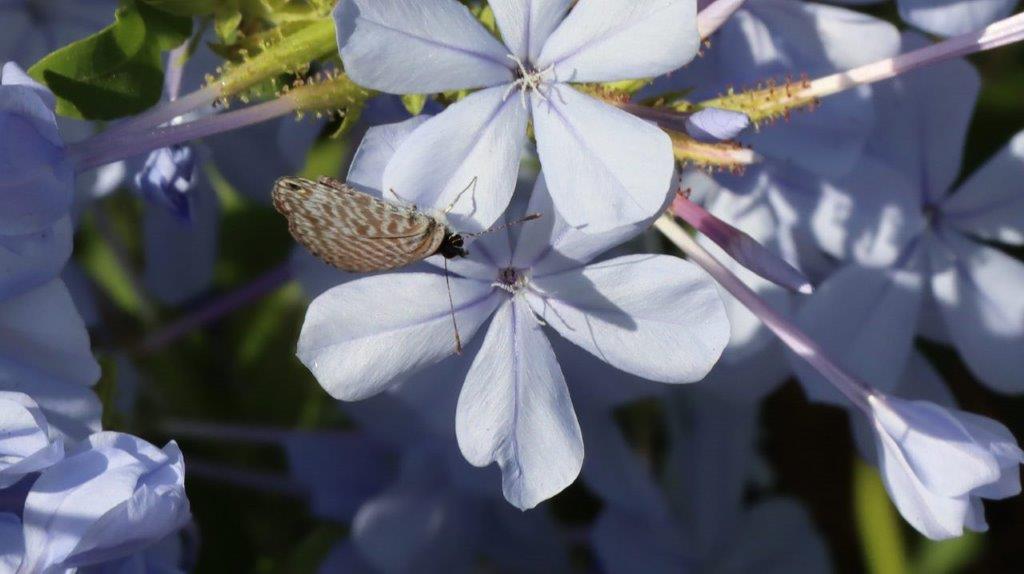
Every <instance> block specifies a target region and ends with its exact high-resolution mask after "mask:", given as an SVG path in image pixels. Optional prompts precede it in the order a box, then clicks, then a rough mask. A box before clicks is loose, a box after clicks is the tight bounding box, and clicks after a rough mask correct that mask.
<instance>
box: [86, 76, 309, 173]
mask: <svg viewBox="0 0 1024 574" xmlns="http://www.w3.org/2000/svg"><path fill="white" fill-rule="evenodd" d="M186 97H187V96H186ZM183 100H184V98H183V99H181V100H175V101H177V102H181V101H183ZM294 110H295V99H294V98H292V97H289V96H288V95H286V96H283V97H280V98H278V99H276V100H271V101H269V102H264V103H262V104H257V105H255V106H251V107H248V108H244V109H241V110H238V111H234V112H228V113H225V114H220V115H216V116H209V117H205V118H200V119H198V120H195V121H192V122H189V123H186V124H177V125H171V126H165V127H158V128H154V129H151V130H149V131H146V132H143V133H125V134H122V135H115V136H106V137H105V136H104V134H100V135H99V136H96V137H94V138H89V139H87V140H85V141H82V142H79V143H77V144H72V145H70V146H68V153H69V155H70V156H71V157H72V159H73V161H74V162H75V167H76V169H77V171H79V172H81V171H85V170H88V169H91V168H94V167H98V166H101V165H105V164H108V163H113V162H115V161H120V160H123V159H127V158H130V157H134V156H137V155H142V154H146V153H149V152H151V151H153V150H155V149H160V148H162V147H167V146H171V145H176V144H181V143H185V142H187V141H191V140H194V139H199V138H204V137H208V136H212V135H216V134H219V133H223V132H227V131H231V130H236V129H239V128H243V127H246V126H250V125H253V124H258V123H261V122H265V121H268V120H272V119H274V118H279V117H282V116H285V115H287V114H289V113H291V112H292V111H294ZM108 133H109V132H108Z"/></svg>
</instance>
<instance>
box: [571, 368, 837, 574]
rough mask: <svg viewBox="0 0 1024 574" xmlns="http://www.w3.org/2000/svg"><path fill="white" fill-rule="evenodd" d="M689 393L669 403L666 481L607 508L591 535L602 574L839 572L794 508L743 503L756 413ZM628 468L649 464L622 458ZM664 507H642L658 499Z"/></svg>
mask: <svg viewBox="0 0 1024 574" xmlns="http://www.w3.org/2000/svg"><path fill="white" fill-rule="evenodd" d="M703 390H704V389H699V388H698V389H687V392H682V393H680V392H677V393H674V394H675V395H676V396H674V397H673V398H672V399H670V400H668V401H665V403H664V404H665V405H666V411H667V412H668V420H669V437H670V451H669V455H668V459H667V461H666V463H665V470H664V473H663V476H661V477H660V478H661V480H660V482H661V484H664V485H665V490H663V491H662V490H659V489H658V487H657V486H655V483H654V480H653V477H652V476H651V475H650V473H649V472H648V473H647V474H646V477H645V478H646V482H641V483H637V484H636V485H635V486H634V487H633V489H632V490H625V491H623V492H622V494H621V495H619V496H618V497H616V498H611V499H609V498H608V497H606V496H605V497H603V498H605V507H604V509H603V510H602V512H601V514H600V515H599V516H598V518H597V521H596V523H595V524H594V527H593V530H592V532H591V544H592V546H593V548H594V552H595V554H596V555H597V559H598V562H599V563H600V565H601V567H602V570H603V571H604V572H607V573H608V574H627V573H631V572H645V573H646V572H650V573H658V574H660V573H665V574H669V573H679V572H685V573H690V572H692V573H700V572H731V573H736V574H745V573H746V574H769V573H778V574H784V573H790V572H828V571H830V565H829V558H828V552H827V549H826V547H825V543H824V540H823V539H822V536H821V534H820V533H818V532H817V530H816V528H815V526H814V524H813V522H812V521H811V519H810V516H809V515H808V513H807V511H806V510H805V509H804V508H803V507H802V506H801V505H800V504H799V503H798V502H797V501H795V500H792V499H789V498H783V497H770V498H766V499H763V500H760V501H758V502H756V503H754V504H747V503H745V502H744V493H745V492H746V487H747V486H748V485H749V483H750V482H751V475H752V468H753V466H754V462H755V449H754V446H755V444H754V439H755V432H754V430H755V424H756V422H757V415H756V411H755V409H754V408H752V407H750V406H739V405H736V404H734V403H727V402H722V401H720V400H716V399H714V398H712V397H710V396H709V395H706V394H705V393H703V392H702V391H703ZM617 463H618V466H620V467H630V466H637V465H640V464H642V463H641V462H640V460H639V459H638V457H636V455H634V454H633V453H631V452H628V451H626V452H622V453H621V456H620V458H619V460H618V461H617ZM652 493H654V494H653V496H656V497H657V501H658V502H659V503H658V504H657V505H655V506H651V505H649V504H648V505H644V504H636V503H635V501H637V500H644V499H647V498H650V497H651V496H652Z"/></svg>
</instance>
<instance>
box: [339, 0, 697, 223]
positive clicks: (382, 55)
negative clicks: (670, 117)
mask: <svg viewBox="0 0 1024 574" xmlns="http://www.w3.org/2000/svg"><path fill="white" fill-rule="evenodd" d="M571 4H572V3H571V2H570V1H569V0H538V1H532V2H513V1H511V0H494V1H492V2H490V6H491V8H492V9H493V10H494V15H495V19H496V21H497V24H498V28H499V29H500V30H501V32H502V35H503V37H504V39H505V43H504V44H502V43H501V42H499V41H497V40H496V39H495V38H494V37H493V36H492V35H491V34H490V33H489V32H488V31H487V30H486V29H484V27H483V26H481V25H480V23H479V22H477V21H476V19H475V18H474V17H473V16H472V14H470V13H469V11H468V10H467V9H466V8H465V7H464V6H462V5H461V4H459V3H457V2H455V1H454V0H429V1H422V0H417V1H415V2H414V1H411V0H386V1H379V0H374V1H368V0H345V1H344V2H341V3H340V4H338V6H337V8H336V9H335V11H334V16H335V20H336V22H337V29H338V45H339V48H340V51H341V56H342V60H343V61H344V63H345V71H346V72H347V73H348V74H349V76H350V77H351V78H352V79H353V80H354V81H356V82H357V83H359V84H361V85H363V86H366V87H369V88H373V89H377V90H381V91H384V92H389V93H400V94H406V93H433V92H440V91H447V90H459V89H466V88H484V89H482V90H480V91H478V92H476V93H474V94H472V95H470V96H468V97H467V98H465V99H464V100H462V101H460V102H458V103H457V104H454V105H452V106H450V107H449V108H448V109H447V110H445V111H444V112H442V113H441V114H439V115H437V116H435V117H434V118H432V119H431V120H430V121H428V122H426V123H425V124H424V125H423V126H421V127H420V128H419V129H417V130H416V132H415V133H414V134H413V135H412V136H410V137H409V138H408V139H407V140H406V141H405V142H404V143H403V144H402V146H401V147H400V148H399V149H398V151H397V152H396V154H395V156H394V158H392V160H391V161H390V162H389V164H388V167H387V169H386V171H385V173H384V180H383V182H382V186H383V189H394V190H395V191H396V193H398V194H399V195H400V196H401V197H403V198H405V199H407V200H409V201H411V202H413V203H416V204H418V205H422V206H434V207H443V206H446V205H448V204H450V203H451V202H452V201H453V200H454V199H455V197H456V196H457V195H458V193H459V192H460V191H461V190H462V189H464V188H465V187H466V186H467V185H468V184H469V183H470V181H473V180H474V179H475V180H476V182H477V189H476V192H475V193H474V195H473V197H472V198H471V200H467V201H462V202H457V205H455V209H454V210H453V211H452V216H453V221H455V222H456V223H457V224H459V226H460V227H462V228H465V229H468V230H473V229H474V228H475V229H482V228H486V227H488V226H490V225H491V224H492V223H494V222H495V221H496V220H497V219H498V218H499V216H500V215H501V213H502V212H504V210H505V208H506V206H507V205H508V203H509V201H510V199H511V197H512V193H513V190H514V187H515V182H516V174H517V173H518V170H519V158H520V151H521V149H522V147H523V143H524V142H525V139H526V125H527V122H528V121H530V119H531V118H532V121H533V126H534V129H535V132H536V136H537V148H538V153H539V155H540V160H541V164H542V165H543V166H544V170H545V173H546V177H547V180H548V184H549V186H550V188H551V190H552V196H553V197H554V201H555V206H556V208H557V209H558V211H559V214H560V216H561V217H562V218H563V219H564V220H565V221H566V222H567V223H568V224H570V225H572V226H574V227H580V226H586V229H587V231H588V232H593V233H599V232H604V231H609V230H611V229H613V228H616V227H619V226H622V225H628V224H633V223H636V222H639V221H642V220H644V219H647V218H649V217H650V216H651V215H653V214H654V213H655V212H657V210H658V208H659V207H660V206H661V205H662V204H663V203H664V201H665V198H666V196H667V194H668V192H669V190H670V187H671V185H672V174H673V164H674V162H673V156H672V149H671V142H670V141H669V138H668V136H667V135H666V134H665V133H663V132H661V131H660V130H659V129H657V128H656V127H655V126H653V125H651V124H648V123H647V122H645V121H643V120H640V119H638V118H635V117H633V116H631V115H629V114H627V113H625V112H623V111H621V110H618V109H616V108H615V107H613V106H611V105H609V104H606V103H603V102H601V101H598V100H596V99H594V98H591V97H590V96H587V95H584V94H582V93H581V92H579V91H577V90H575V89H574V88H572V87H570V85H569V84H568V82H608V81H615V80H625V79H633V78H644V77H651V76H657V75H660V74H663V73H665V72H668V71H671V70H674V69H676V68H678V67H680V66H682V65H683V64H685V63H686V62H688V61H689V60H690V59H691V58H692V57H693V56H694V54H695V53H696V51H697V48H698V46H699V44H700V39H699V37H698V35H697V30H696V2H695V0H668V1H664V0H591V1H588V2H584V3H579V4H576V5H575V6H573V7H572V8H571V10H570V5H571Z"/></svg>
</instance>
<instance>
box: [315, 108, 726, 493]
mask: <svg viewBox="0 0 1024 574" xmlns="http://www.w3.org/2000/svg"><path fill="white" fill-rule="evenodd" d="M422 121H423V119H422V118H416V119H413V120H409V121H407V122H405V123H404V124H400V125H398V126H387V127H385V128H384V129H379V130H378V129H375V130H371V132H370V133H369V134H367V136H366V139H365V140H364V144H363V146H362V148H361V149H360V152H359V153H357V156H356V160H355V162H354V164H353V167H352V171H351V172H350V174H349V181H350V183H355V184H357V185H361V186H362V187H363V188H364V189H368V188H373V187H375V186H379V182H380V181H381V179H380V178H381V171H380V169H379V168H380V167H381V166H383V165H384V164H385V163H386V159H387V158H386V157H383V156H386V155H388V154H390V153H391V152H392V150H394V149H395V148H396V147H399V145H400V141H399V140H400V138H402V137H403V136H405V135H407V134H408V132H409V131H410V130H412V129H413V128H414V127H415V126H416V125H419V124H420V123H422ZM403 132H405V133H403ZM413 133H415V132H413ZM408 137H414V136H408ZM391 138H393V139H391ZM388 140H390V141H388ZM374 166H376V169H375V168H374ZM544 181H545V180H544V176H543V174H542V175H541V176H539V177H538V180H537V185H536V187H535V189H534V190H533V193H532V195H531V196H530V200H529V205H528V211H529V212H531V213H532V212H536V213H542V214H544V217H542V218H541V219H540V220H538V221H534V222H530V223H527V224H525V225H524V226H522V227H520V228H513V229H511V230H509V231H508V232H501V233H494V234H490V235H486V236H483V237H482V238H481V239H479V240H477V241H476V242H475V243H471V244H470V246H469V249H470V256H469V258H467V259H464V260H453V261H452V262H450V263H449V265H450V267H451V270H452V271H453V272H454V273H455V274H456V276H455V277H452V278H451V279H450V282H451V295H452V299H453V301H454V307H455V319H456V321H457V323H458V328H459V330H460V332H461V334H462V337H463V339H464V340H466V341H468V340H469V339H471V338H472V337H473V336H474V335H475V334H476V333H477V332H478V331H479V330H480V329H481V328H482V327H483V325H484V324H485V323H486V322H487V320H488V319H490V318H491V317H492V315H493V319H491V323H490V327H489V328H488V329H487V334H486V335H485V337H484V340H483V344H482V346H481V349H480V351H479V352H478V353H477V354H476V356H475V357H473V359H472V360H473V363H472V366H471V367H470V369H469V373H468V375H467V377H466V381H465V383H464V384H463V386H462V391H461V395H460V397H459V401H458V407H457V409H456V414H455V426H456V434H457V436H458V441H459V446H460V448H461V449H462V452H463V455H464V456H465V457H466V459H467V460H469V462H471V463H473V464H475V465H478V466H483V465H487V464H489V463H491V462H497V463H498V464H499V466H500V467H501V469H502V474H503V490H504V493H505V497H506V498H507V499H508V500H509V501H510V502H512V503H513V504H514V505H516V506H518V507H520V508H531V507H533V506H535V505H536V504H538V503H539V502H541V501H543V500H545V499H547V498H549V497H551V496H553V495H554V494H556V493H558V492H559V491H561V490H562V489H563V488H565V487H566V486H568V485H569V484H570V483H571V482H572V481H573V480H574V479H575V478H576V476H577V474H578V473H579V470H580V466H581V464H582V462H583V442H582V437H581V433H580V428H579V424H578V422H577V419H576V414H575V412H574V409H573V406H572V401H571V399H570V397H569V393H568V389H567V388H566V383H565V378H564V376H563V374H562V370H561V368H560V367H559V364H558V361H557V359H556V357H555V354H554V352H553V350H552V347H551V344H550V343H549V341H548V339H547V336H546V335H545V333H544V330H543V327H544V326H545V325H547V326H550V327H551V328H553V329H554V330H555V331H557V332H558V333H559V334H560V335H561V336H562V337H564V338H566V339H568V340H569V341H571V342H572V343H575V344H576V345H578V346H580V347H582V348H583V349H585V350H587V351H589V352H590V353H592V354H593V355H595V356H596V357H598V358H600V359H601V360H603V361H605V362H606V363H608V364H610V365H612V366H614V367H616V368H619V369H622V370H623V371H627V372H631V373H634V374H636V375H639V376H641V377H644V378H647V379H650V380H654V381H660V382H666V383H684V382H692V381H697V380H700V379H701V378H703V377H704V375H705V374H707V372H708V371H709V370H710V369H711V367H712V366H713V365H714V363H715V361H717V360H718V357H719V356H720V355H721V353H722V350H723V349H724V348H725V345H726V344H727V343H728V340H729V324H728V320H727V318H726V316H725V310H724V307H723V305H722V302H721V300H720V299H719V297H718V293H717V291H716V290H715V287H714V284H713V282H712V281H711V279H710V277H708V276H707V275H706V274H705V273H704V272H703V271H701V270H700V269H699V268H697V267H696V266H694V265H692V264H690V263H687V262H685V261H683V260H681V259H678V258H675V257H671V256H667V255H629V256H624V257H617V258H613V259H609V260H605V261H602V262H599V263H591V260H593V259H594V258H595V257H596V256H597V255H599V254H601V253H602V252H604V251H606V250H607V249H609V248H611V247H613V246H615V245H618V244H619V243H621V242H622V241H624V240H625V239H626V238H627V237H629V236H631V235H634V234H635V233H636V232H637V231H638V230H639V229H640V226H635V227H628V228H620V229H617V230H613V231H610V232H606V233H602V234H587V233H583V232H581V231H580V230H578V229H575V228H573V227H572V226H570V225H568V224H567V223H566V222H565V221H563V220H562V218H561V217H560V216H559V214H558V212H556V211H555V210H554V209H553V205H552V199H551V196H550V195H549V194H548V192H547V188H546V186H545V184H544ZM377 193H378V194H379V193H380V192H379V191H378V192H377ZM513 205H514V206H516V207H513V208H512V209H511V210H510V212H512V215H510V216H509V217H514V214H515V213H517V212H521V210H522V208H523V205H522V203H521V202H518V201H517V202H514V204H513ZM517 208H518V209H517ZM527 226H529V227H527ZM445 289H446V278H445V277H444V276H443V275H441V274H438V273H429V272H428V273H414V272H410V273H400V274H392V275H382V276H374V277H368V278H365V279H360V280H357V281H352V282H349V283H345V284H343V285H340V286H338V287H335V288H333V289H331V290H329V291H327V292H325V293H324V294H322V295H321V296H319V297H318V298H317V299H316V300H314V301H313V303H312V304H311V305H310V307H309V310H308V312H307V315H306V320H305V323H304V325H303V328H302V333H301V335H300V337H299V344H298V355H299V358H300V359H301V360H302V362H303V363H305V364H306V366H308V367H309V368H310V370H311V371H312V372H313V374H314V375H315V376H316V377H317V380H319V382H320V384H321V385H323V387H324V388H325V389H326V390H327V391H328V392H329V393H331V395H332V396H334V397H336V398H339V399H342V400H358V399H363V398H366V397H369V396H372V395H374V394H376V393H379V392H381V391H383V390H386V389H388V388H391V387H394V386H395V385H397V384H398V383H400V382H402V381H403V380H404V379H406V378H407V377H408V376H409V375H411V374H413V373H414V372H416V371H418V370H419V369H422V368H424V367H426V366H428V365H431V364H434V363H437V362H439V361H441V360H442V359H444V358H445V357H447V356H449V355H451V354H452V353H453V352H454V348H455V346H454V338H453V333H452V316H451V315H450V312H449V301H448V297H447V295H446V293H445Z"/></svg>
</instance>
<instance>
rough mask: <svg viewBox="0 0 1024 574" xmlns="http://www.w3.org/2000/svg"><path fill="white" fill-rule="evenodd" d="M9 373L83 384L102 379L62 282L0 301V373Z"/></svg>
mask: <svg viewBox="0 0 1024 574" xmlns="http://www.w3.org/2000/svg"><path fill="white" fill-rule="evenodd" d="M5 374H6V375H9V376H10V377H12V378H15V377H23V378H25V379H32V378H33V377H44V378H45V377H49V378H54V379H57V380H60V381H63V382H65V383H67V384H79V385H83V386H89V385H92V384H93V383H95V382H96V381H97V380H99V378H100V367H99V365H98V364H97V363H96V360H95V359H94V358H93V356H92V350H91V349H90V345H89V333H88V332H87V331H86V329H85V324H84V323H83V322H82V318H81V317H80V316H79V315H78V311H76V310H75V305H74V302H73V301H72V300H71V295H70V294H69V293H68V290H67V287H65V286H64V282H63V281H61V280H59V279H56V280H53V281H50V282H49V283H47V284H45V285H43V286H41V287H38V288H36V289H34V290H32V291H29V292H27V293H24V294H22V295H19V296H17V297H12V298H10V299H7V300H5V301H0V377H2V376H3V375H5ZM26 394H28V395H33V393H31V392H27V393H26ZM33 396H34V395H33Z"/></svg>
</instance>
